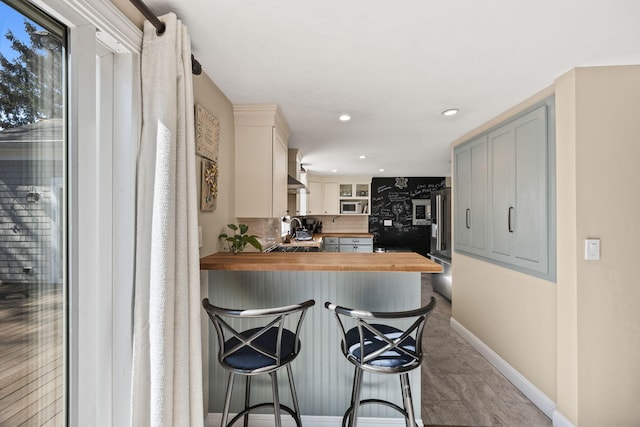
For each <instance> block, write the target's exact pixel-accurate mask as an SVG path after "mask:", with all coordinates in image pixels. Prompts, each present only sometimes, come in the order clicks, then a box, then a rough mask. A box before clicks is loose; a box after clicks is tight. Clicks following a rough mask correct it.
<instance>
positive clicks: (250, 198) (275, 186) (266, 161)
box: [233, 104, 290, 218]
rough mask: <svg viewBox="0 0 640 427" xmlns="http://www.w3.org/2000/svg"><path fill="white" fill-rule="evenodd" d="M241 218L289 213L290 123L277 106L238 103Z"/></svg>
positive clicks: (237, 166)
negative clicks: (288, 159)
mask: <svg viewBox="0 0 640 427" xmlns="http://www.w3.org/2000/svg"><path fill="white" fill-rule="evenodd" d="M233 109H234V119H235V124H236V126H235V128H236V129H235V131H236V162H235V163H236V164H235V169H236V175H235V176H236V205H235V216H236V217H238V218H275V217H281V216H285V215H286V213H287V168H288V163H287V140H288V139H289V134H290V131H289V126H288V125H287V122H286V120H285V119H284V116H283V115H282V112H281V111H280V108H279V107H278V106H277V105H262V104H260V105H235V106H234V107H233Z"/></svg>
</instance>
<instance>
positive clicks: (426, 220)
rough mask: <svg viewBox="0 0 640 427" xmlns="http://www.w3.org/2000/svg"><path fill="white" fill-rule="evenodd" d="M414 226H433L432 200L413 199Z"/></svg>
mask: <svg viewBox="0 0 640 427" xmlns="http://www.w3.org/2000/svg"><path fill="white" fill-rule="evenodd" d="M411 202H412V204H413V221H412V224H413V225H429V224H431V200H430V199H413V200H411Z"/></svg>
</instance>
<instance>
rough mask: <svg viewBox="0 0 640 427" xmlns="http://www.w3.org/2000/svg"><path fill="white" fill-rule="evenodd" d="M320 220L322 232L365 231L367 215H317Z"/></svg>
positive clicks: (367, 227)
mask: <svg viewBox="0 0 640 427" xmlns="http://www.w3.org/2000/svg"><path fill="white" fill-rule="evenodd" d="M314 218H316V219H317V220H318V221H322V232H323V233H331V232H333V233H367V232H368V231H369V217H368V216H367V215H318V216H316V217H314Z"/></svg>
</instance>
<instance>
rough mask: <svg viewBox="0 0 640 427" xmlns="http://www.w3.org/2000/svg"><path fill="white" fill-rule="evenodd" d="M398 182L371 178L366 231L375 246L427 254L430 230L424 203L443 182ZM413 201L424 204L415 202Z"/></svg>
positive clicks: (424, 180) (413, 179)
mask: <svg viewBox="0 0 640 427" xmlns="http://www.w3.org/2000/svg"><path fill="white" fill-rule="evenodd" d="M401 183H402V185H400V186H399V185H397V184H398V181H397V180H396V178H373V179H372V181H371V211H370V215H369V232H370V233H371V234H373V238H374V240H373V241H374V245H376V246H377V247H384V248H386V249H393V248H396V249H402V250H411V251H414V252H418V253H420V254H422V255H427V254H428V252H429V246H430V241H431V239H430V236H431V229H430V225H429V223H430V221H429V207H428V206H427V203H428V202H426V200H427V199H429V197H430V194H431V192H432V191H435V190H440V189H443V188H445V180H444V178H442V177H440V178H438V177H426V178H420V177H417V178H416V177H410V178H403V179H402V181H401ZM416 200H418V201H420V200H422V201H424V202H423V203H420V202H418V203H416V202H415V201H416ZM414 210H415V212H414ZM389 224H391V225H389Z"/></svg>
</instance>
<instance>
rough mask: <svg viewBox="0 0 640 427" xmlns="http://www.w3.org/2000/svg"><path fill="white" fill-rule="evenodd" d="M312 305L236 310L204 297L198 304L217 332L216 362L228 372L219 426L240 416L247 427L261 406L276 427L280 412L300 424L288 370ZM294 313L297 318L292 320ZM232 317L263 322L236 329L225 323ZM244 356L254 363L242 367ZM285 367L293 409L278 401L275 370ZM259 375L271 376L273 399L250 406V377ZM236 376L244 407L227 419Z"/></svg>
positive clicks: (223, 426)
mask: <svg viewBox="0 0 640 427" xmlns="http://www.w3.org/2000/svg"><path fill="white" fill-rule="evenodd" d="M313 305H315V301H314V300H308V301H305V302H303V303H300V304H294V305H289V306H283V307H274V308H265V309H249V310H237V309H229V308H223V307H217V306H214V305H212V304H211V303H210V302H209V299H208V298H205V299H203V300H202V306H203V307H204V309H205V311H206V312H207V314H208V316H209V318H210V319H211V322H212V323H213V325H214V327H215V329H216V332H217V336H218V362H219V363H220V365H222V367H223V368H224V369H226V370H227V371H228V372H229V375H228V379H227V391H226V395H225V401H224V410H223V415H222V421H221V426H222V427H227V426H231V425H233V424H234V423H235V422H236V421H238V420H239V419H240V418H241V417H244V426H245V427H247V426H248V423H249V413H250V412H252V411H254V410H256V409H258V408H262V407H273V408H274V416H275V425H276V426H277V427H280V426H281V425H282V421H281V411H285V412H287V413H288V414H289V415H291V416H292V417H293V419H294V420H295V422H296V425H297V426H298V427H301V426H302V421H301V419H300V409H299V407H298V397H297V395H296V389H295V384H294V382H293V375H292V372H291V362H292V361H293V360H294V359H295V358H296V357H297V356H298V354H299V353H300V349H301V341H300V329H301V326H302V321H303V320H304V317H305V315H306V312H307V310H308V309H309V308H311V307H312V306H313ZM296 315H297V320H296V319H293V317H294V316H296ZM225 318H226V319H227V320H225ZM232 318H260V319H262V320H264V322H263V324H262V325H261V326H259V327H255V328H251V329H248V330H242V331H240V330H237V329H236V328H234V327H233V326H231V324H230V323H229V322H230V320H229V319H232ZM228 320H229V321H228ZM288 323H291V324H295V329H294V330H295V332H293V331H292V330H291V329H287V328H286V327H285V326H286V325H287V324H288ZM274 339H275V342H274ZM265 340H267V341H265ZM274 344H275V345H274ZM248 357H249V358H252V360H253V362H254V363H253V364H252V366H243V363H246V361H247V358H248ZM239 358H243V359H242V361H243V362H240V359H239ZM285 367H286V370H287V375H288V377H289V388H290V391H291V397H292V401H293V409H292V408H290V407H288V406H286V405H283V404H281V403H280V398H279V393H278V378H277V372H278V371H279V370H280V369H282V368H285ZM259 374H269V376H270V377H271V389H272V393H273V402H263V403H258V404H255V405H250V397H251V393H250V392H251V377H252V376H254V375H259ZM236 375H244V376H245V379H246V385H245V401H244V409H243V410H242V411H241V412H240V413H238V414H236V416H234V417H233V419H232V420H231V421H230V422H228V419H229V407H230V404H231V395H232V391H233V383H234V379H235V376H236Z"/></svg>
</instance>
